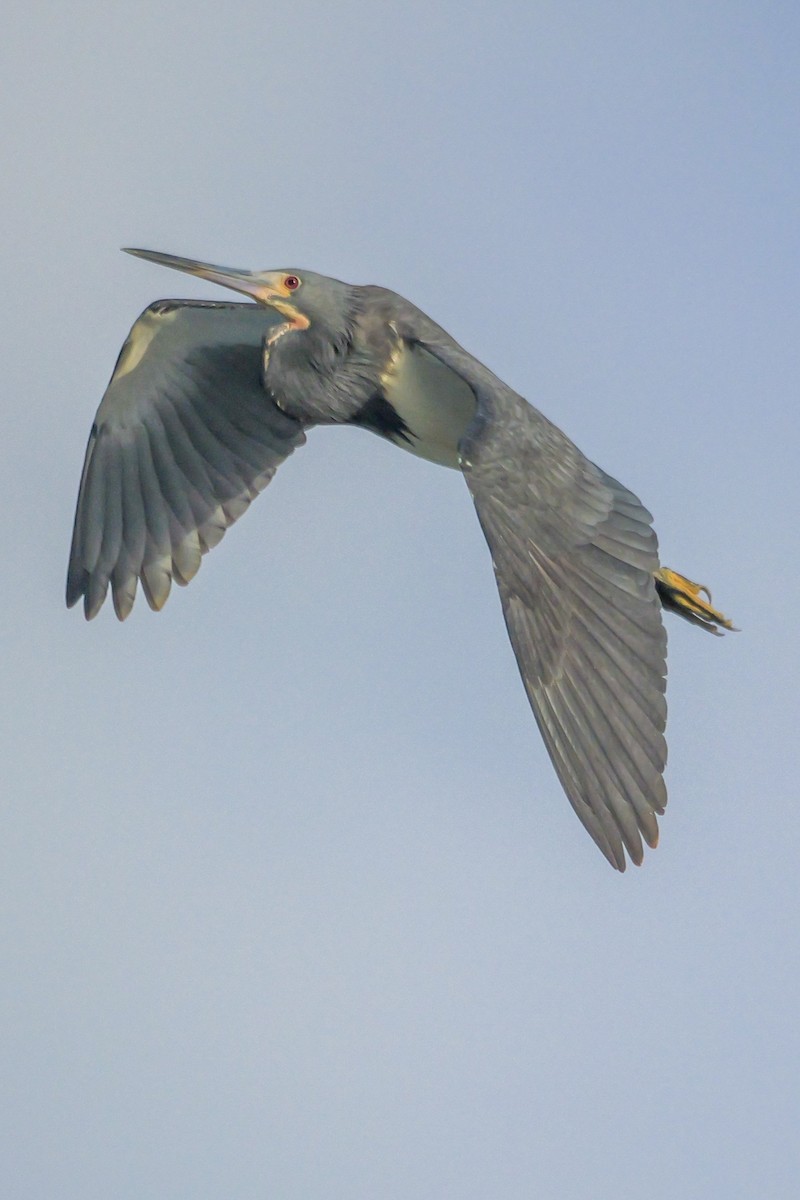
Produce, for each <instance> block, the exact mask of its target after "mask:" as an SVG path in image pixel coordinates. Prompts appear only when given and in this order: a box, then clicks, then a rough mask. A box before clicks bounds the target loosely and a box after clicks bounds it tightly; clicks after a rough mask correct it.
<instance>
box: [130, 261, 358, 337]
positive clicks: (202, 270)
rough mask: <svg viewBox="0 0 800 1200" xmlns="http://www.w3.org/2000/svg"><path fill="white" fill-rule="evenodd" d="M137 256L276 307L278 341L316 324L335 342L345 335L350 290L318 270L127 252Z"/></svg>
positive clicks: (275, 332) (318, 330) (316, 326)
mask: <svg viewBox="0 0 800 1200" xmlns="http://www.w3.org/2000/svg"><path fill="white" fill-rule="evenodd" d="M126 253H128V254H135V255H136V256H137V257H138V258H146V259H148V260H149V261H150V262H157V263H160V264H161V265H162V266H165V267H172V268H173V269H174V270H176V271H185V272H186V273H187V274H188V275H197V276H199V277H200V278H201V279H208V280H210V281H211V282H212V283H219V284H221V285H222V286H223V287H227V288H232V289H233V291H235V292H242V293H243V294H244V295H245V296H252V297H253V299H254V300H256V301H257V302H258V303H259V304H264V305H267V306H269V307H270V308H274V309H275V310H276V311H277V312H279V313H280V314H281V316H282V317H284V322H283V324H281V325H279V326H277V327H276V328H275V329H274V331H273V332H272V334H271V335H270V337H269V339H268V340H269V341H270V342H272V341H275V340H277V338H279V337H281V336H282V335H283V334H284V333H288V332H290V331H291V330H304V329H309V328H312V329H314V331H315V332H317V333H321V334H323V335H324V336H326V337H329V338H331V339H333V340H338V339H339V338H341V337H343V336H344V335H345V334H346V331H347V325H348V320H349V315H350V304H351V299H350V298H351V293H352V288H351V287H350V286H349V285H348V284H346V283H342V282H341V281H340V280H338V279H331V278H329V277H328V276H327V275H318V274H317V273H316V272H315V271H301V270H299V269H296V268H293V267H291V268H286V269H285V270H282V271H243V270H239V269H238V268H235V267H217V266H214V265H213V264H212V263H205V262H198V261H196V260H195V259H192V258H178V257H176V256H175V255H174V254H161V253H159V252H157V251H155V250H130V249H129V250H127V251H126Z"/></svg>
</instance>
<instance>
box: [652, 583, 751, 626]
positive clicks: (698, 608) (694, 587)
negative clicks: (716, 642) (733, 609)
mask: <svg viewBox="0 0 800 1200" xmlns="http://www.w3.org/2000/svg"><path fill="white" fill-rule="evenodd" d="M654 577H655V581H656V591H657V592H658V594H659V596H660V597H661V603H662V604H663V606H664V608H668V609H670V610H671V611H672V612H676V613H680V615H681V616H682V617H685V618H686V620H687V621H691V622H693V624H695V625H702V627H703V628H704V629H707V630H708V631H709V633H716V634H720V632H721V631H720V629H719V626H720V625H721V626H722V628H723V629H735V628H736V626H735V625H734V624H733V622H732V621H729V620H728V618H727V617H724V616H723V615H722V613H721V612H717V610H716V608H712V607H711V603H710V601H711V592H710V591H709V590H708V588H707V587H705V586H704V584H702V583H692V581H691V579H687V578H686V577H685V576H684V575H679V574H678V572H677V571H671V570H670V568H669V567H661V568H660V570H658V571H656V572H655V576H654ZM701 593H702V594H703V595H705V597H706V599H705V600H703V599H702V596H701Z"/></svg>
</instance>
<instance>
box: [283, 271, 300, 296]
mask: <svg viewBox="0 0 800 1200" xmlns="http://www.w3.org/2000/svg"><path fill="white" fill-rule="evenodd" d="M283 286H284V287H285V288H287V289H288V290H289V291H290V292H293V291H294V290H295V288H299V287H300V280H299V279H298V278H297V276H296V275H287V276H286V277H285V279H284V281H283Z"/></svg>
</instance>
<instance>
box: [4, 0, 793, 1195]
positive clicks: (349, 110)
mask: <svg viewBox="0 0 800 1200" xmlns="http://www.w3.org/2000/svg"><path fill="white" fill-rule="evenodd" d="M799 52H800V16H799V15H798V12H797V10H796V8H795V6H794V5H787V4H781V3H758V4H755V3H750V4H747V3H738V2H736V0H726V2H724V3H700V4H698V3H696V2H694V3H683V2H681V0H675V2H671V3H656V2H653V3H632V2H623V0H620V2H618V3H614V2H605V0H601V2H598V3H591V2H587V3H574V2H570V0H558V2H553V3H543V2H539V0H534V2H533V3H522V2H521V0H520V2H519V3H516V4H513V3H503V2H499V3H497V2H495V3H493V4H491V5H489V4H474V5H460V4H456V3H436V2H433V3H426V4H422V3H415V2H413V0H412V2H406V3H403V4H399V3H372V4H367V3H348V2H347V0H343V2H342V3H335V4H333V3H330V0H329V2H327V3H321V2H302V0H301V2H299V3H297V2H296V3H293V4H290V5H284V4H280V5H279V4H276V3H271V2H269V0H261V2H260V3H256V2H251V3H244V2H233V3H225V4H221V3H215V4H209V3H191V4H190V3H185V2H183V3H174V4H164V3H163V2H162V3H158V4H156V3H133V4H126V5H113V4H112V5H104V6H101V5H98V4H81V3H76V4H71V5H57V4H55V3H52V2H51V3H45V2H40V3H33V4H31V3H26V4H22V3H21V2H20V0H12V2H11V5H10V9H9V12H8V14H7V16H6V21H5V26H4V34H3V40H2V45H0V60H2V61H0V68H1V70H2V79H3V83H4V88H5V93H6V111H5V119H4V120H3V122H2V132H0V138H2V143H3V170H2V172H0V195H1V196H2V214H3V221H2V233H0V237H2V242H3V252H2V261H3V265H4V278H5V290H6V297H7V300H6V303H5V305H4V306H3V361H4V366H5V380H6V382H5V384H4V387H3V394H2V404H3V414H4V421H3V424H4V435H3V438H2V446H1V448H0V454H2V456H3V472H4V474H3V477H4V478H5V480H6V493H7V500H6V503H5V504H4V505H3V506H2V514H1V515H0V521H2V525H3V545H4V547H5V566H4V569H3V581H4V588H3V596H4V603H3V605H2V608H1V609H0V621H2V625H3V644H4V658H5V669H4V693H5V695H4V702H3V717H2V720H1V721H0V738H1V739H2V761H3V774H4V777H5V786H4V788H3V792H4V804H3V808H2V813H3V817H2V829H0V847H1V849H0V856H2V862H1V863H0V936H1V937H2V945H3V970H2V984H0V1029H2V1042H1V1045H2V1057H1V1058H0V1077H1V1078H2V1080H3V1085H2V1094H3V1105H2V1108H3V1110H4V1112H3V1114H2V1117H0V1134H1V1135H2V1142H1V1144H0V1161H2V1164H3V1166H2V1175H3V1178H4V1180H5V1182H4V1185H3V1190H4V1193H5V1194H6V1195H8V1196H9V1197H13V1198H14V1200H44V1198H49V1197H58V1200H150V1198H151V1197H152V1198H161V1197H165V1198H167V1197H168V1198H169V1200H173V1198H184V1197H185V1198H187V1200H223V1198H224V1200H261V1198H268V1200H273V1198H275V1200H407V1198H409V1197H415V1198H416V1197H418V1198H421V1200H422V1198H424V1200H445V1198H448V1200H449V1198H450V1197H452V1198H458V1200H486V1198H487V1197H498V1198H502V1200H529V1198H530V1197H532V1196H536V1197H544V1198H549V1197H558V1200H606V1198H609V1200H610V1198H611V1197H613V1198H614V1200H634V1198H635V1200H640V1198H641V1197H642V1196H646V1197H647V1198H648V1200H676V1198H680V1200H685V1198H687V1197H688V1198H692V1200H693V1198H695V1197H703V1198H704V1200H705V1198H707V1197H712V1198H717V1197H719V1198H720V1200H722V1198H724V1200H736V1198H738V1197H742V1198H748V1200H749V1198H752V1197H758V1198H759V1200H762V1198H767V1200H772V1198H783V1197H787V1198H788V1197H792V1198H794V1197H795V1196H796V1195H797V1194H798V1186H799V1184H798V1179H799V1177H800V1169H799V1168H800V1162H799V1161H798V1157H799V1155H798V1138H797V1114H798V1086H797V1079H798V1059H799V1058H800V1055H799V1054H798V1050H799V1047H798V1022H797V1011H798V1003H799V1002H800V995H798V993H799V992H800V986H799V983H800V975H799V969H798V960H797V925H798V911H799V908H800V906H799V904H798V876H799V875H800V871H799V870H798V865H797V857H798V844H799V843H800V818H799V817H798V809H799V805H798V773H799V768H800V762H799V761H798V759H799V757H800V756H798V732H797V728H798V715H800V714H799V712H798V699H797V696H798V677H799V676H800V655H798V644H799V643H800V637H798V616H797V598H798V575H799V574H800V572H798V566H797V556H798V534H797V517H796V513H797V511H798V508H799V507H800V480H799V475H800V472H798V467H797V443H798V436H797V435H798V419H797V405H798V376H799V375H800V371H799V370H798V367H799V366H800V363H799V362H798V359H799V358H800V354H799V348H800V331H799V330H798V258H799V256H798V249H799V248H800V237H799V236H798V212H799V211H800V194H799V193H800V171H799V170H798V148H799V143H800V121H798V113H799V112H800V82H799V80H800V76H799V75H798V54H799ZM131 244H132V245H139V246H146V247H152V248H154V249H159V250H167V251H172V252H174V253H177V254H183V255H189V256H194V257H200V258H206V259H210V260H212V261H216V262H220V263H228V264H231V265H239V266H248V267H254V268H256V267H280V266H297V267H301V268H302V267H309V268H313V269H316V270H319V271H322V272H325V273H328V274H333V275H336V276H338V277H340V278H344V279H348V280H351V281H353V282H361V283H372V282H374V283H380V284H384V285H386V286H389V287H393V288H395V289H396V290H397V291H399V292H401V293H403V294H405V295H407V296H409V298H411V299H412V300H414V301H415V302H416V303H417V304H419V305H420V306H421V307H422V308H424V309H425V310H426V311H428V312H429V313H430V314H431V315H432V316H433V317H435V318H436V320H438V321H439V322H440V323H441V324H443V325H444V326H445V327H446V328H447V329H448V330H449V331H450V332H451V333H453V335H454V336H456V337H457V338H458V339H459V340H460V341H462V342H463V343H464V344H465V345H466V346H467V347H468V349H470V350H471V351H473V352H474V353H475V354H477V355H478V356H479V357H480V358H481V359H483V360H484V361H486V362H487V363H488V364H489V365H490V366H491V367H492V368H493V369H494V370H495V371H496V372H497V373H498V374H499V375H500V376H501V377H502V378H504V379H505V380H507V381H508V382H509V383H510V384H512V385H513V386H514V387H516V388H517V389H518V390H520V391H521V392H522V393H523V394H524V395H526V396H527V397H528V398H529V399H530V400H531V401H532V402H534V403H535V404H537V405H538V406H539V407H540V408H541V409H543V410H544V411H545V412H546V413H547V415H548V416H550V417H551V418H552V419H553V420H555V421H556V422H557V423H558V424H559V425H561V426H562V427H563V428H564V429H565V430H566V431H567V432H568V433H569V434H570V435H571V436H572V437H574V439H575V440H576V441H577V442H578V444H579V445H580V447H581V448H582V449H583V450H584V451H585V452H586V453H587V454H589V456H590V457H591V458H593V459H595V460H596V461H597V462H599V463H600V464H601V465H602V466H603V467H604V468H605V469H606V470H608V471H609V472H611V473H612V474H613V475H615V476H617V477H618V478H620V479H621V480H623V481H624V482H625V483H626V484H627V485H628V486H630V487H631V488H632V489H633V490H635V491H636V492H637V493H638V494H639V495H640V496H641V497H642V498H643V500H644V501H645V503H647V505H648V506H649V507H650V508H651V509H652V511H653V512H654V513H655V515H656V526H657V529H658V532H659V537H660V541H661V547H662V553H663V557H664V560H665V561H666V562H667V563H669V564H670V565H672V566H674V567H677V568H678V569H680V570H683V571H685V572H686V573H688V574H689V575H691V576H693V577H694V578H699V579H701V580H703V581H704V582H707V583H709V584H710V585H711V587H712V589H713V591H714V596H715V599H716V600H717V602H718V603H719V604H720V606H721V607H722V608H723V609H724V610H726V611H728V612H729V613H730V614H731V615H732V616H733V617H734V618H735V620H736V623H737V624H738V625H740V626H741V627H742V630H743V632H742V633H740V634H735V635H732V636H729V637H726V638H725V639H721V640H716V639H713V638H711V637H708V636H706V635H704V634H703V633H702V632H701V631H699V630H696V629H694V628H692V627H690V626H686V625H683V624H680V623H678V622H675V621H672V622H671V623H670V626H669V629H670V685H669V693H668V694H669V701H670V723H669V728H668V734H669V742H670V762H669V767H668V784H669V788H670V797H671V799H670V807H669V809H668V811H667V814H666V817H665V818H664V820H663V821H662V841H661V846H660V847H659V849H658V850H657V851H656V852H654V853H650V854H649V855H648V856H647V858H646V861H645V865H644V867H643V868H642V869H641V870H636V869H630V870H629V871H628V872H627V874H626V875H625V876H619V875H618V874H616V873H615V872H613V871H612V870H611V869H610V868H609V866H608V865H607V863H606V862H605V861H604V859H603V858H602V856H601V855H600V853H599V852H598V851H597V849H596V848H595V846H594V845H593V843H592V842H591V841H590V839H589V837H588V836H587V835H586V834H585V832H584V831H583V829H582V828H581V826H580V825H579V823H578V822H577V820H576V819H575V817H574V815H573V814H572V812H571V810H570V808H569V805H568V803H567V802H566V800H565V799H564V797H563V795H562V793H561V790H560V788H559V785H558V783H557V780H556V777H555V775H554V773H553V771H552V768H551V766H550V764H549V761H548V759H547V756H546V753H545V751H544V749H543V746H542V744H541V741H540V738H539V736H538V733H537V731H536V727H535V725H534V722H533V719H532V717H531V714H530V712H529V710H528V707H527V702H526V700H525V696H524V693H523V690H522V687H521V684H520V682H519V679H518V676H517V672H516V667H515V664H514V660H513V656H512V653H511V650H510V647H509V646H508V644H507V639H506V635H505V630H504V627H503V622H502V617H501V613H500V606H499V602H498V599H497V596H496V593H495V587H494V581H493V578H492V572H491V567H490V562H489V556H488V553H487V550H486V547H485V545H484V542H483V539H482V535H481V532H480V529H479V527H478V523H477V520H476V519H475V515H474V512H473V509H472V504H471V502H470V499H469V495H468V493H467V490H466V488H465V486H464V484H463V481H462V480H461V479H460V477H459V475H458V474H457V473H455V472H447V471H444V470H441V469H436V468H435V467H433V466H431V465H430V464H427V463H424V462H422V461H419V460H416V459H414V458H412V457H411V456H409V455H403V454H400V453H398V452H397V451H396V450H394V449H392V448H391V447H390V446H388V445H385V444H383V443H382V442H381V441H379V440H378V439H377V438H374V437H371V436H369V435H367V434H364V433H360V432H356V431H351V430H327V431H326V430H319V431H317V432H315V433H313V434H312V435H311V437H310V439H309V445H308V446H307V447H306V448H305V449H304V450H303V451H302V452H301V453H298V454H297V455H296V456H295V457H294V458H293V459H292V460H291V461H290V462H289V463H288V464H286V466H285V467H284V468H282V470H281V471H280V472H279V474H278V477H277V479H276V480H275V482H274V484H273V485H272V486H271V487H270V488H269V490H268V492H267V493H266V494H265V495H264V496H263V497H262V498H261V499H260V500H259V502H258V503H257V504H256V505H254V507H253V509H252V510H251V512H249V513H248V514H247V516H246V517H245V518H244V519H243V520H242V522H241V523H240V524H239V525H237V526H236V528H235V529H234V530H233V531H231V533H230V534H229V535H228V536H227V537H226V538H225V540H224V542H223V544H222V545H221V546H220V547H219V548H218V549H216V550H215V551H214V552H213V554H211V555H210V556H209V557H208V558H207V559H206V560H205V561H204V564H203V568H202V570H201V572H200V574H199V576H198V577H197V578H196V579H195V581H194V582H193V584H192V585H191V587H190V588H188V589H187V590H186V591H183V590H180V591H177V590H176V591H174V592H173V595H172V597H171V598H170V600H169V603H168V605H167V607H166V608H165V610H164V611H163V612H162V613H161V614H160V615H158V616H156V615H154V614H152V613H150V612H149V610H148V609H147V607H146V605H145V604H144V602H143V600H142V599H141V597H140V599H139V601H138V603H137V606H136V608H135V610H134V613H133V615H132V617H131V618H130V620H129V621H128V622H127V623H126V624H125V625H124V626H120V625H118V623H117V622H116V621H115V620H114V617H113V613H112V611H111V607H110V605H108V606H107V610H106V609H104V610H103V612H102V614H101V616H100V617H99V618H98V620H96V621H95V622H93V623H91V624H88V625H87V624H86V623H85V622H84V621H83V619H82V617H81V615H80V612H79V611H72V612H67V611H66V610H65V608H64V605H63V586H64V575H65V568H66V557H67V550H68V546H69V538H70V533H71V524H72V516H73V509H74V502H75V497H76V493H77V486H78V479H79V474H80V467H81V463H82V459H83V451H84V445H85V441H86V437H87V435H88V431H89V427H90V424H91V421H92V417H93V414H94V410H95V407H96V405H97V402H98V401H99V399H100V396H101V394H102V392H103V389H104V387H105V384H106V382H107V379H108V376H109V374H110V372H111V369H112V367H113V364H114V361H115V358H116V355H117V352H118V350H119V347H120V345H121V343H122V341H123V339H124V337H125V336H126V334H127V332H128V329H129V327H130V325H131V323H132V321H133V320H134V319H135V317H136V316H137V314H138V313H139V311H140V310H141V309H142V308H143V307H144V306H145V305H146V304H147V303H149V302H150V301H151V300H153V299H155V298H157V297H162V296H181V295H183V296H206V297H209V296H221V295H222V293H221V292H219V291H218V290H217V289H214V288H213V287H212V286H211V285H205V284H202V283H200V282H199V281H192V280H189V279H187V278H186V277H181V276H178V275H174V274H171V273H169V272H166V271H163V270H160V269H158V268H156V267H155V266H152V265H150V264H147V263H143V262H139V261H135V260H133V259H130V258H127V257H125V256H123V255H121V254H120V253H118V247H119V246H122V245H131Z"/></svg>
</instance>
